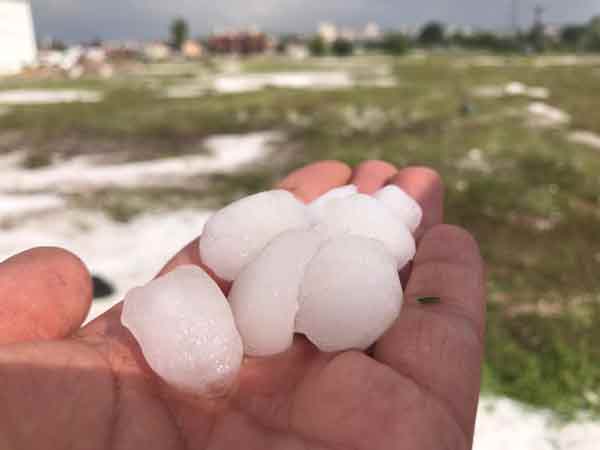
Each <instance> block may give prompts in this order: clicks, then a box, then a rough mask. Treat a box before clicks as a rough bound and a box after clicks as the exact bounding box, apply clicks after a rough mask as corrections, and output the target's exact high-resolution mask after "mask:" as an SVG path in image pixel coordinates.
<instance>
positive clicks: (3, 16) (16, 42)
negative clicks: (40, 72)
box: [0, 0, 37, 75]
mask: <svg viewBox="0 0 600 450" xmlns="http://www.w3.org/2000/svg"><path fill="white" fill-rule="evenodd" d="M36 60H37V46H36V43H35V32H34V28H33V17H32V15H31V5H30V4H29V1H28V0H0V75H10V74H16V73H19V72H21V71H22V70H23V69H24V68H25V67H27V66H31V65H33V64H35V63H36Z"/></svg>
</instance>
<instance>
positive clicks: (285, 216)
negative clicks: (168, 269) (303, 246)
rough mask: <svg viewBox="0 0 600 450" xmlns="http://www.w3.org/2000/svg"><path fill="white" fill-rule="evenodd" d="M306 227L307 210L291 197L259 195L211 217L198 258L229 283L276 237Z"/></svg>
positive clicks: (281, 193) (283, 193)
mask: <svg viewBox="0 0 600 450" xmlns="http://www.w3.org/2000/svg"><path fill="white" fill-rule="evenodd" d="M310 225H311V220H310V215H309V212H308V209H307V206H306V205H304V204H303V203H302V202H300V201H299V200H298V199H296V197H294V195H293V194H291V193H290V192H288V191H284V190H276V191H268V192H261V193H259V194H255V195H251V196H250V197H246V198H243V199H241V200H238V201H237V202H234V203H232V204H230V205H229V206H227V207H225V208H223V209H222V210H220V211H218V212H217V213H216V214H215V215H214V216H212V218H211V219H210V220H209V221H208V223H207V224H206V225H205V227H204V231H203V234H202V237H201V238H200V257H201V258H202V261H203V262H204V263H205V264H206V265H207V266H208V267H210V268H211V269H212V270H213V271H214V272H215V274H216V275H217V276H219V277H220V278H222V279H224V280H227V281H232V280H234V279H235V278H236V277H237V275H238V274H239V272H240V270H242V268H243V267H244V266H246V264H248V262H250V261H252V260H253V259H254V258H255V257H256V256H257V255H258V253H259V252H260V251H261V250H262V249H263V248H264V247H265V246H266V245H267V244H268V243H269V242H270V241H271V240H272V239H273V238H275V237H276V236H277V235H278V234H280V233H282V232H284V231H287V230H297V229H308V228H309V227H310Z"/></svg>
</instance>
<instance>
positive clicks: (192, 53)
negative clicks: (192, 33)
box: [181, 39, 204, 59]
mask: <svg viewBox="0 0 600 450" xmlns="http://www.w3.org/2000/svg"><path fill="white" fill-rule="evenodd" d="M203 53H204V49H203V48H202V44H200V42H198V41H195V40H193V39H188V40H187V41H185V42H184V43H183V45H182V46H181V54H182V55H183V56H185V57H186V58H187V59H198V58H201V57H202V54H203Z"/></svg>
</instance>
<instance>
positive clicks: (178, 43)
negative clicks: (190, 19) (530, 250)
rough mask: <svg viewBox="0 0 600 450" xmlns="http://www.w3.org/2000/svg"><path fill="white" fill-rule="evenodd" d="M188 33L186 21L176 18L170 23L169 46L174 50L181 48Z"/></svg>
mask: <svg viewBox="0 0 600 450" xmlns="http://www.w3.org/2000/svg"><path fill="white" fill-rule="evenodd" d="M188 35H189V28H188V24H187V22H186V21H185V20H184V19H182V18H178V19H175V20H174V21H173V23H172V24H171V46H172V47H173V48H174V49H175V50H181V47H182V46H183V43H184V42H185V41H187V39H188Z"/></svg>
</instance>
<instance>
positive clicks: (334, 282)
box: [296, 236, 403, 352]
mask: <svg viewBox="0 0 600 450" xmlns="http://www.w3.org/2000/svg"><path fill="white" fill-rule="evenodd" d="M402 295H403V294H402V286H401V285H400V279H399V277H398V273H397V271H396V261H395V259H394V258H393V256H392V255H391V254H390V253H389V252H388V251H387V249H386V248H385V246H384V245H383V244H382V243H381V242H379V241H377V240H374V239H369V238H364V237H360V236H344V237H339V238H336V239H333V240H331V241H329V242H327V243H325V244H324V245H323V246H322V247H321V248H320V250H319V251H318V252H317V254H316V255H315V256H314V258H313V259H312V260H311V261H310V263H309V264H308V266H307V267H306V273H305V275H304V279H303V280H302V284H301V287H300V299H299V304H300V308H299V311H298V314H297V316H296V331H298V332H301V333H304V334H305V335H306V336H307V338H308V339H309V340H310V341H311V342H313V343H314V344H315V345H316V346H317V347H318V348H319V349H320V350H322V351H325V352H335V351H345V350H350V349H357V350H365V349H367V348H368V347H369V346H371V345H372V344H373V343H374V342H375V341H376V340H377V339H379V338H380V337H381V336H382V335H383V333H385V332H386V331H387V329H388V328H389V327H390V326H391V325H392V324H393V323H394V321H395V320H396V319H397V317H398V315H399V314H400V309H401V306H402Z"/></svg>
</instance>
